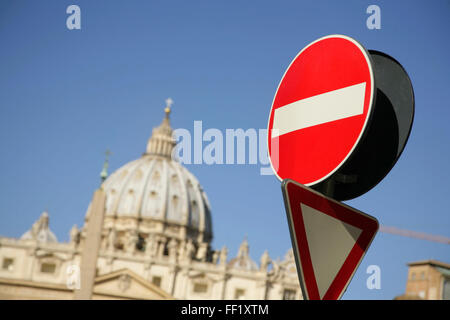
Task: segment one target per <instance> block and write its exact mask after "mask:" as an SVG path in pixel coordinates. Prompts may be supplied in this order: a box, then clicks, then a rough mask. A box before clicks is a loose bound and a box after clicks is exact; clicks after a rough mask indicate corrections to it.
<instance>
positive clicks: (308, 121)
mask: <svg viewBox="0 0 450 320" xmlns="http://www.w3.org/2000/svg"><path fill="white" fill-rule="evenodd" d="M365 92H366V83H365V82H362V83H358V84H355V85H352V86H349V87H345V88H342V89H337V90H334V91H330V92H326V93H322V94H319V95H317V96H312V97H309V98H306V99H302V100H298V101H295V102H292V103H290V104H287V105H285V106H283V107H280V108H278V109H276V110H275V112H274V115H273V128H272V138H276V137H278V136H281V135H283V134H286V133H289V132H292V131H295V130H300V129H304V128H308V127H312V126H316V125H318V124H323V123H327V122H331V121H335V120H340V119H345V118H348V117H353V116H357V115H360V114H363V112H364V96H365Z"/></svg>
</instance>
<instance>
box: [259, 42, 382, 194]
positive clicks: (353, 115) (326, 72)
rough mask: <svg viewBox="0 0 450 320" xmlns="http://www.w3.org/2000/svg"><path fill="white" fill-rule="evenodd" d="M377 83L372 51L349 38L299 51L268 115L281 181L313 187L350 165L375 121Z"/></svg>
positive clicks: (270, 142) (270, 146)
mask: <svg viewBox="0 0 450 320" xmlns="http://www.w3.org/2000/svg"><path fill="white" fill-rule="evenodd" d="M374 82H375V81H374V75H373V70H372V62H371V60H370V56H369V54H368V52H367V51H366V50H365V49H364V47H363V46H362V45H361V44H359V43H358V42H357V41H356V40H354V39H352V38H350V37H347V36H343V35H331V36H326V37H323V38H320V39H318V40H316V41H314V42H312V43H311V44H309V45H308V46H306V47H305V48H304V49H303V50H302V51H300V53H299V54H298V55H297V56H296V57H295V59H294V60H293V61H292V62H291V64H290V65H289V67H288V69H287V71H286V72H285V74H284V76H283V78H282V79H281V81H280V84H279V85H278V89H277V91H276V93H275V97H274V100H273V103H272V108H271V111H270V116H269V124H268V150H269V158H270V162H271V165H272V169H273V170H274V172H275V174H276V175H277V177H278V178H279V179H280V180H283V179H287V178H289V179H293V180H295V181H297V182H299V183H301V184H304V185H306V186H312V185H315V184H317V183H319V182H321V181H323V180H325V179H326V178H328V177H329V176H331V175H332V174H333V173H334V172H336V170H338V169H339V168H340V167H341V166H342V165H343V164H344V163H345V162H346V160H347V159H348V158H349V157H350V156H351V154H352V152H353V151H354V150H355V148H356V146H357V145H358V142H359V141H360V140H361V138H362V136H363V134H364V132H365V129H366V127H367V124H368V122H369V119H370V117H371V114H372V104H373V101H374V100H375V92H376V89H375V88H376V87H375V83H374Z"/></svg>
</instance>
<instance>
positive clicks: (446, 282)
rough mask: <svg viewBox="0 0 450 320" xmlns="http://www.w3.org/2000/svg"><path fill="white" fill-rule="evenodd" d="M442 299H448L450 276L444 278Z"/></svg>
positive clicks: (449, 295)
mask: <svg viewBox="0 0 450 320" xmlns="http://www.w3.org/2000/svg"><path fill="white" fill-rule="evenodd" d="M442 300H450V278H445V279H444V288H443V289H442Z"/></svg>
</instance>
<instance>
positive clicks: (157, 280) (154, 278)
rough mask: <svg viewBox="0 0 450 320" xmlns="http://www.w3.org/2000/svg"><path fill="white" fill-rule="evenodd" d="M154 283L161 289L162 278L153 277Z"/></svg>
mask: <svg viewBox="0 0 450 320" xmlns="http://www.w3.org/2000/svg"><path fill="white" fill-rule="evenodd" d="M152 283H153V284H154V285H155V286H157V287H161V277H159V276H153V277H152Z"/></svg>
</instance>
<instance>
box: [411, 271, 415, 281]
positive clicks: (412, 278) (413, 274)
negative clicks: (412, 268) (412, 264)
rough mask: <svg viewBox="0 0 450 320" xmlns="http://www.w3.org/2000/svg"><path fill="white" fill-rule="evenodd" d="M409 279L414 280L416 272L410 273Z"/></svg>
mask: <svg viewBox="0 0 450 320" xmlns="http://www.w3.org/2000/svg"><path fill="white" fill-rule="evenodd" d="M411 280H416V274H415V273H414V272H412V273H411Z"/></svg>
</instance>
